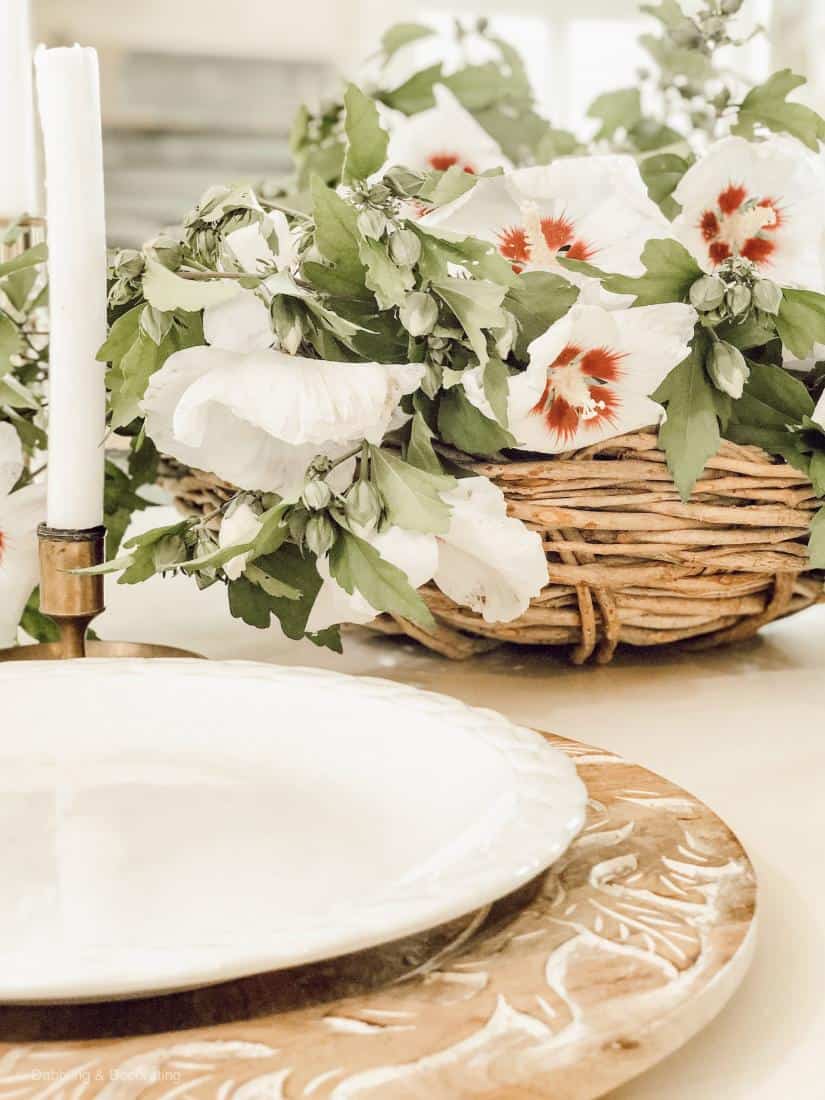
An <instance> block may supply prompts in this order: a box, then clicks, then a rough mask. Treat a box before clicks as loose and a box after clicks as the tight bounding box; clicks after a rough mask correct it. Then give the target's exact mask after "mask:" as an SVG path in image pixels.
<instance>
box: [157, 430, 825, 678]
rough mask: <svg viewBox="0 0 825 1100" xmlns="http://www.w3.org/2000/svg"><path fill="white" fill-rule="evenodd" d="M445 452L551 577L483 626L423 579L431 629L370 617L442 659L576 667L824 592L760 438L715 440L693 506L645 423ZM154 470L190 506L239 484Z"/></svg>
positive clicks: (801, 513) (768, 615)
mask: <svg viewBox="0 0 825 1100" xmlns="http://www.w3.org/2000/svg"><path fill="white" fill-rule="evenodd" d="M451 457H453V458H454V459H455V458H457V457H460V459H461V461H462V464H463V465H466V466H467V467H468V468H469V469H471V470H472V471H473V472H475V473H479V474H484V475H485V476H486V477H489V478H490V479H491V480H493V481H494V482H495V483H496V484H497V485H498V486H499V487H500V488H501V489H502V490H503V492H504V494H505V497H506V499H507V504H508V510H509V512H510V514H511V515H513V516H516V517H518V518H519V519H521V520H523V521H524V522H525V523H526V524H527V525H528V526H529V527H531V528H532V529H533V530H535V531H538V532H539V534H540V535H541V536H542V539H543V542H544V549H545V552H546V554H547V567H548V583H547V585H546V586H545V588H544V589H543V591H542V592H541V593H540V595H538V596H537V597H536V598H535V599H534V600H533V601H532V603H531V605H530V607H529V608H528V609H527V611H526V612H525V613H524V614H523V615H522V616H521V617H520V618H518V619H516V620H514V621H512V622H509V623H487V622H485V621H484V619H483V618H482V617H481V616H480V615H478V614H476V613H474V612H473V611H470V610H469V609H468V608H465V607H459V606H458V605H456V604H455V603H453V601H452V600H450V599H449V598H448V597H447V596H445V595H444V594H443V593H442V592H441V591H440V590H439V589H438V588H436V587H435V586H434V585H427V586H425V587H424V588H422V589H421V590H420V591H421V595H422V596H423V597H424V599H425V600H426V602H427V604H428V605H429V607H430V610H431V611H432V613H433V615H434V617H435V619H436V623H437V626H436V628H435V629H434V630H423V629H422V628H421V627H419V626H417V625H415V624H413V623H410V622H409V621H407V620H405V619H402V618H400V617H394V616H393V617H390V616H387V615H384V616H381V617H379V618H378V619H376V620H375V622H374V624H373V627H374V628H375V629H378V630H381V631H383V632H385V633H391V634H399V633H401V634H406V635H409V636H410V637H412V638H415V639H416V640H417V641H419V642H421V643H423V644H424V645H426V646H428V647H429V648H430V649H433V650H435V651H437V652H438V653H441V654H443V655H444V656H447V657H453V658H462V657H467V656H470V655H471V654H473V653H478V652H480V651H483V650H485V649H489V648H491V647H492V646H494V645H497V644H499V643H502V642H514V643H519V644H527V645H550V646H566V647H569V651H570V656H571V659H572V660H573V661H574V662H575V663H576V664H581V663H583V662H585V661H588V660H595V661H597V662H599V663H606V662H608V661H610V659H611V658H612V656H613V654H614V652H615V651H616V648H617V646H618V645H619V643H620V642H621V643H625V644H628V645H631V646H658V645H663V644H667V643H673V642H683V643H684V642H687V643H689V644H690V645H691V647H693V648H698V647H709V646H713V645H719V644H722V643H725V642H734V641H739V640H741V639H744V638H748V637H750V636H751V635H753V634H755V633H756V632H757V631H758V630H759V629H760V627H762V626H764V625H765V624H766V623H769V622H771V621H772V620H773V619H777V618H780V617H781V616H784V615H790V614H793V613H794V612H797V611H801V610H802V609H803V608H806V607H809V606H810V605H811V604H813V603H816V602H817V601H818V600H819V599H820V598H821V597H822V590H823V586H822V577H821V574H815V573H814V572H812V571H811V570H810V568H809V567H808V558H807V549H806V546H807V539H808V525H809V523H810V518H811V513H812V512H813V511H814V510H815V509H816V508H817V507H818V504H817V501H816V499H815V496H814V493H813V490H812V488H811V485H810V482H809V481H808V480H807V478H806V477H805V476H804V475H803V474H802V473H800V472H799V471H797V470H794V469H793V468H792V467H791V466H789V465H788V464H787V463H785V462H781V461H776V460H774V459H773V458H771V457H770V456H769V455H767V454H766V453H765V452H764V451H762V450H760V449H759V448H757V447H743V446H739V445H737V444H734V443H729V442H725V443H723V444H722V447H721V449H720V451H719V453H718V454H717V455H716V456H715V457H714V458H712V459H710V460H709V462H708V464H707V466H706V468H705V471H704V474H703V475H702V477H701V479H700V480H699V481H698V482H697V484H696V486H695V489H694V492H693V496H692V497H691V500H690V501H689V502H688V503H684V502H683V501H682V500H680V498H679V494H678V493H677V491H676V489H675V487H674V485H673V481H672V479H671V476H670V473H669V472H668V469H667V466H666V464H665V456H664V454H663V453H662V451H660V450H659V448H658V446H657V439H656V432H655V430H654V429H649V430H643V431H640V432H635V433H632V434H629V435H624V436H620V437H618V438H616V439H611V440H608V441H606V442H604V443H600V444H597V445H596V446H593V447H587V448H585V449H582V450H578V451H570V452H567V453H566V454H561V455H557V456H554V457H553V458H542V459H536V460H528V461H522V460H518V461H509V460H507V461H503V462H498V463H489V462H475V461H473V460H471V459H468V458H467V457H466V456H456V455H455V454H454V453H452V452H451ZM163 480H164V483H165V485H166V487H167V488H169V489H170V490H171V491H172V493H173V495H174V497H175V499H176V501H177V503H178V506H179V507H180V508H181V509H182V510H183V511H185V512H187V513H193V512H194V513H200V514H206V513H208V512H211V511H214V510H215V508H217V506H218V505H220V504H221V503H223V502H224V501H226V500H227V499H229V497H230V496H231V495H232V493H233V492H234V490H233V488H232V487H231V486H229V485H227V484H226V483H225V482H222V481H220V480H219V479H218V478H215V477H214V476H213V475H210V474H203V473H200V472H198V471H187V470H182V469H181V468H179V467H175V466H174V464H170V465H167V466H166V467H165V476H164V478H163ZM219 522H220V521H219V519H218V518H217V517H213V519H212V520H211V521H210V523H211V525H212V526H213V527H215V526H217V525H218V524H219Z"/></svg>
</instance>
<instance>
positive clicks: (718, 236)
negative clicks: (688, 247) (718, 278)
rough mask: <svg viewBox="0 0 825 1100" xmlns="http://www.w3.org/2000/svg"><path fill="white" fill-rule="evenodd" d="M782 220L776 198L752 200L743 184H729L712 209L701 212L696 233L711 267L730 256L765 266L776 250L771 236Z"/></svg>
mask: <svg viewBox="0 0 825 1100" xmlns="http://www.w3.org/2000/svg"><path fill="white" fill-rule="evenodd" d="M782 220H783V219H782V212H781V211H780V208H779V204H778V202H777V200H776V199H773V198H760V199H757V198H754V197H752V196H749V195H748V192H747V188H746V187H745V186H744V185H743V184H741V183H738V184H735V183H730V184H728V186H727V187H726V188H725V189H724V191H720V193H719V194H718V195H717V197H716V206H715V207H714V208H713V209H707V210H703V211H702V214H701V216H700V218H699V230H700V232H701V234H702V239H703V240H704V241H705V243H706V244H707V246H708V256H709V257H710V260H711V262H712V263H713V264H721V263H722V261H723V260H727V259H728V258H729V257H730V256H744V258H745V259H746V260H750V261H751V262H752V263H755V264H765V263H768V262H769V261H770V258H771V256H772V254H773V253H774V251H775V250H776V240H775V238H773V239H772V237H773V234H775V233H776V230H777V229H779V227H780V226H781V225H782Z"/></svg>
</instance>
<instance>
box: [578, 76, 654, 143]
mask: <svg viewBox="0 0 825 1100" xmlns="http://www.w3.org/2000/svg"><path fill="white" fill-rule="evenodd" d="M587 117H588V118H595V119H598V120H599V121H600V122H601V126H600V127H599V130H598V133H597V134H596V141H601V140H604V139H606V138H612V137H613V135H614V134H615V133H616V131H617V130H620V129H623V130H629V129H630V128H631V127H632V126H635V125H636V123H637V122H639V121H640V120H641V118H642V97H641V92H640V91H639V89H638V88H620V89H619V90H618V91H615V92H605V93H604V94H603V95H600V96H597V97H596V99H594V100H593V102H592V103H591V104H590V106H589V107H588V108H587Z"/></svg>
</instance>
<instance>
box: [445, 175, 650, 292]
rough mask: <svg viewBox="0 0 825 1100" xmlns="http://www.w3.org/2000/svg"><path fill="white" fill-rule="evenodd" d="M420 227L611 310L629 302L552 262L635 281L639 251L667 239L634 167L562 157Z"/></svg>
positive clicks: (487, 188)
mask: <svg viewBox="0 0 825 1100" xmlns="http://www.w3.org/2000/svg"><path fill="white" fill-rule="evenodd" d="M423 224H424V225H425V226H427V227H432V228H434V229H435V228H444V229H447V230H451V231H454V232H456V233H461V234H467V235H472V236H474V237H479V238H481V239H482V240H486V241H490V242H491V243H492V244H494V245H495V246H496V247H497V248H498V250H499V252H500V253H501V255H502V256H504V257H505V258H506V259H507V260H509V261H510V263H511V264H512V266H513V270H514V271H515V272H516V273H517V274H520V273H521V272H523V271H558V272H559V273H560V274H563V275H564V276H565V278H567V279H570V280H572V281H573V282H575V283H577V284H578V285H579V286H581V288H582V291H583V296H584V298H585V300H588V301H589V300H592V301H597V302H599V303H601V304H605V305H615V306H618V305H623V304H626V303H629V302H630V301H631V300H632V299H630V298H628V297H627V296H623V297H622V296H619V295H615V294H613V295H610V294H607V293H606V292H603V291H602V290H601V288H600V286H599V284H598V281H597V280H595V279H592V278H590V277H589V276H587V275H585V274H581V273H579V272H570V271H568V270H567V269H566V268H563V267H562V265H561V264H560V263H559V258H560V257H568V258H569V259H573V260H588V261H589V260H594V261H596V262H597V263H598V264H599V265H600V266H601V267H604V268H606V269H607V270H608V271H621V272H622V273H624V274H627V275H640V274H642V272H643V270H644V268H643V266H642V264H641V261H640V256H641V252H642V249H643V248H644V246H645V244H646V243H647V242H648V241H649V240H651V239H652V238H656V237H667V236H670V235H671V231H670V223H669V222H668V221H667V220H666V219H665V218H664V216H663V215H662V213H661V211H660V210H659V208H658V207H657V206H656V205H655V203H653V202H652V201H651V199H650V198H649V196H648V194H647V189H646V188H645V185H644V183H643V182H642V179H641V177H640V175H639V170H638V168H637V166H636V164H635V163H634V162H633V160H632V159H631V158H630V157H624V156H599V157H566V158H564V159H562V160H558V161H556V162H555V163H554V164H550V165H542V166H539V167H535V168H522V169H519V170H518V171H515V172H509V173H505V174H504V175H502V176H496V177H493V178H490V179H480V180H479V181H478V182H477V183H476V184H475V186H474V187H472V188H471V189H470V190H469V191H467V192H466V193H465V194H464V195H462V196H461V197H460V198H458V199H456V200H455V201H454V202H452V203H449V204H448V205H447V206H444V207H442V208H441V209H440V210H435V211H433V212H432V213H431V214H429V215H428V216H427V217H426V218H425V219H424V222H423Z"/></svg>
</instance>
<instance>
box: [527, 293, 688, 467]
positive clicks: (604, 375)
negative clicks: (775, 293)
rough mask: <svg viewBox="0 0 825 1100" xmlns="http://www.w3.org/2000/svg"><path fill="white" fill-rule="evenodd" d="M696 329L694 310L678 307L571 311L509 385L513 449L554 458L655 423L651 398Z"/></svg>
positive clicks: (657, 413) (536, 344)
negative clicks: (564, 452)
mask: <svg viewBox="0 0 825 1100" xmlns="http://www.w3.org/2000/svg"><path fill="white" fill-rule="evenodd" d="M695 323H696V312H695V310H693V309H692V308H691V307H690V306H686V305H681V304H678V303H669V304H665V305H655V306H642V307H640V308H638V309H618V310H607V309H604V308H602V307H600V306H592V305H576V306H573V308H572V309H571V310H570V311H569V312H568V313H567V314H565V316H564V317H562V318H561V319H560V320H559V321H557V322H556V323H555V324H554V325H551V326H550V328H549V329H548V330H547V332H545V333H544V334H543V335H542V336H540V337H538V339H536V340H534V341H533V343H532V344H531V345H530V347H529V349H528V350H529V355H530V363H529V366H528V368H527V370H526V371H525V372H524V373H523V374H519V375H514V376H513V377H512V378H511V379H510V382H509V413H510V430H511V431H512V433H513V435H514V436H515V437H516V439H517V440H518V444H519V449H520V450H526V451H536V452H539V453H541V454H556V453H558V452H559V451H566V450H572V449H575V448H577V447H584V446H587V445H589V444H591V443H597V442H599V441H600V440H602V439H610V438H612V437H614V436H617V435H621V434H622V433H623V432H628V431H634V430H635V429H637V428H642V427H646V426H647V425H649V424H656V423H658V422H659V421H660V420H661V417H662V408H661V406H660V405H657V404H656V402H655V401H652V400H651V399H650V396H649V395H650V394H651V393H653V391H654V390H655V389H656V388H657V386H658V385H659V384H660V383H661V382H662V381H663V379H664V378H665V377H666V376H667V375H668V374H669V373H670V371H671V370H672V369H673V368H674V367H675V366H676V365H677V364H678V363H680V362H681V361H682V359H684V358H685V356H686V355H687V353H688V350H689V344H690V340H691V338H692V336H693V329H694V325H695Z"/></svg>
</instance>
